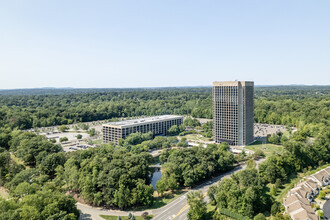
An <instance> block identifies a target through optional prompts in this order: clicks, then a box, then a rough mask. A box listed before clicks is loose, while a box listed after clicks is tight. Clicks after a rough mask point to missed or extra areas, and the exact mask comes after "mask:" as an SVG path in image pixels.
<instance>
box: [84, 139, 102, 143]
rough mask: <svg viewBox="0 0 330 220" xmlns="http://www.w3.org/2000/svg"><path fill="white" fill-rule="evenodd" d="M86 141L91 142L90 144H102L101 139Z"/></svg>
mask: <svg viewBox="0 0 330 220" xmlns="http://www.w3.org/2000/svg"><path fill="white" fill-rule="evenodd" d="M88 143H91V144H103V142H102V139H98V140H91V141H89V142H88Z"/></svg>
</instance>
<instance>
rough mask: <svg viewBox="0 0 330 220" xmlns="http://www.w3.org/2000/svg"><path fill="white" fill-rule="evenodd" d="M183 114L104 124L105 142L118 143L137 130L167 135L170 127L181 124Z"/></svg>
mask: <svg viewBox="0 0 330 220" xmlns="http://www.w3.org/2000/svg"><path fill="white" fill-rule="evenodd" d="M182 123H183V116H179V115H161V116H154V117H147V118H139V119H132V120H125V121H118V122H110V123H107V124H103V128H102V131H103V142H104V143H109V142H113V143H116V144H118V141H119V139H125V138H126V137H127V136H128V135H130V134H132V133H136V132H141V133H147V132H149V131H151V132H152V133H153V134H154V135H167V131H168V129H169V128H170V127H171V126H173V125H177V126H179V125H181V124H182Z"/></svg>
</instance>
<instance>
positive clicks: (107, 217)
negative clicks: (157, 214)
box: [100, 215, 154, 220]
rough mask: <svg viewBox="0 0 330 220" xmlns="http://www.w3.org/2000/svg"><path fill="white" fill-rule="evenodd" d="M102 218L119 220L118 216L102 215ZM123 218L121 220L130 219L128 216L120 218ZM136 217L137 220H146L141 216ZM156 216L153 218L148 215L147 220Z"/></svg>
mask: <svg viewBox="0 0 330 220" xmlns="http://www.w3.org/2000/svg"><path fill="white" fill-rule="evenodd" d="M100 216H101V217H102V218H104V219H107V220H117V218H118V216H116V215H100ZM120 217H121V219H122V220H126V219H128V217H127V216H120ZM134 217H135V219H136V220H144V218H143V217H141V216H134ZM153 217H154V216H152V215H148V216H147V219H148V220H150V219H152V218H153Z"/></svg>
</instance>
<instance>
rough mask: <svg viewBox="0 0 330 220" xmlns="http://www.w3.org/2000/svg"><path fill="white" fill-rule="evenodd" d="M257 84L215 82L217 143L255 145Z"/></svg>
mask: <svg viewBox="0 0 330 220" xmlns="http://www.w3.org/2000/svg"><path fill="white" fill-rule="evenodd" d="M253 93H254V82H249V81H231V82H213V136H214V141H215V142H217V143H221V142H228V143H229V144H230V145H236V146H245V145H248V144H250V143H252V142H253V121H254V114H253V108H254V105H253Z"/></svg>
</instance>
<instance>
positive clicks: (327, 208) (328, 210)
mask: <svg viewBox="0 0 330 220" xmlns="http://www.w3.org/2000/svg"><path fill="white" fill-rule="evenodd" d="M323 212H324V217H325V219H330V200H328V201H326V202H325V203H324V205H323Z"/></svg>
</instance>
